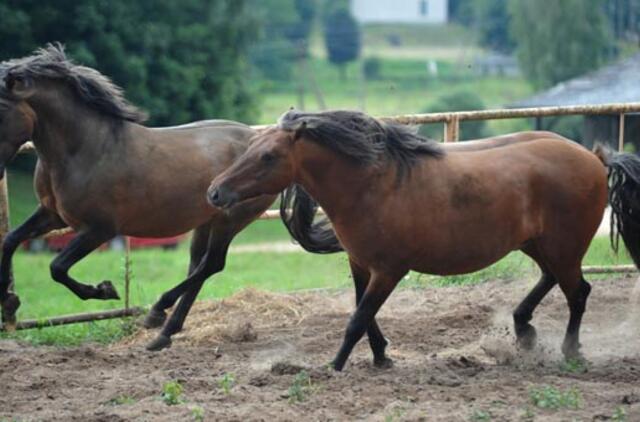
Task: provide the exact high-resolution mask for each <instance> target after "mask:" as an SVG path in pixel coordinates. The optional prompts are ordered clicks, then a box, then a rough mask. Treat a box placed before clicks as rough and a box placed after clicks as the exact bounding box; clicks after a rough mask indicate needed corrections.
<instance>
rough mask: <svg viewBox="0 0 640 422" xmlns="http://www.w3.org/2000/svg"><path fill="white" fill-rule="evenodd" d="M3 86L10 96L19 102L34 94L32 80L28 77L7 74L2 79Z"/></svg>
mask: <svg viewBox="0 0 640 422" xmlns="http://www.w3.org/2000/svg"><path fill="white" fill-rule="evenodd" d="M4 84H5V87H6V88H7V92H9V94H10V95H11V96H13V97H15V98H18V99H21V100H24V99H26V98H28V97H30V96H31V95H33V92H34V84H33V79H32V78H31V77H29V76H25V75H14V74H12V73H9V74H7V76H5V78H4Z"/></svg>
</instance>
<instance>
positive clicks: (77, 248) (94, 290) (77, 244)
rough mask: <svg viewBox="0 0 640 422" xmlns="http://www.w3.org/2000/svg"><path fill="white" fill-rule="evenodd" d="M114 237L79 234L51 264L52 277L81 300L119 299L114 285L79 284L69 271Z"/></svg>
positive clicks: (92, 232)
mask: <svg viewBox="0 0 640 422" xmlns="http://www.w3.org/2000/svg"><path fill="white" fill-rule="evenodd" d="M113 236H114V234H113V232H111V231H102V230H88V231H84V232H81V233H79V234H78V235H77V236H76V237H75V238H74V239H73V240H72V241H71V242H70V243H69V244H68V245H67V246H66V247H65V248H64V249H63V250H62V252H60V253H59V254H58V256H57V257H56V258H55V259H54V260H53V262H52V263H51V277H52V278H53V279H54V280H55V281H57V282H58V283H61V284H63V285H64V286H66V287H67V288H68V289H69V290H71V291H72V292H73V293H75V294H76V296H78V297H79V298H80V299H83V300H86V299H102V300H106V299H119V297H118V293H117V292H116V290H115V288H114V287H113V284H112V283H111V282H110V281H103V282H102V283H100V284H98V285H97V286H95V287H94V286H88V285H86V284H82V283H78V282H77V281H76V280H74V279H73V278H71V277H70V276H69V269H70V268H71V267H72V266H73V265H74V264H75V263H76V262H78V261H80V260H81V259H82V258H84V257H85V256H87V255H89V254H90V253H91V252H93V251H94V250H95V249H97V248H98V247H99V246H100V245H102V244H103V243H105V242H107V241H109V240H110V239H112V238H113Z"/></svg>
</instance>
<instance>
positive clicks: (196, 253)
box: [144, 223, 211, 328]
mask: <svg viewBox="0 0 640 422" xmlns="http://www.w3.org/2000/svg"><path fill="white" fill-rule="evenodd" d="M210 226H211V224H210V223H207V224H203V225H202V226H200V227H197V228H196V229H195V230H194V231H193V236H192V237H191V248H190V249H191V251H190V253H191V257H190V260H189V271H188V272H187V276H189V275H191V274H192V273H193V271H194V270H195V269H196V267H197V266H198V264H199V263H200V261H201V260H202V257H203V256H204V255H205V253H206V252H207V244H208V241H209V231H210ZM197 290H198V291H199V290H200V288H198V289H197ZM172 293H173V294H172ZM185 294H187V293H185ZM195 295H197V292H196V294H195ZM178 298H180V294H176V293H174V292H173V289H172V290H169V291H168V292H166V293H164V294H163V295H162V296H161V297H160V299H158V301H157V302H156V303H155V304H154V305H153V306H152V307H151V309H150V310H149V313H148V314H147V316H146V317H145V319H144V326H145V328H158V327H162V325H163V324H164V322H165V320H166V319H167V313H166V312H165V310H166V309H169V308H170V307H172V306H173V305H175V303H176V302H177V300H178Z"/></svg>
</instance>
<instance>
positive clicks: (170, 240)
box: [25, 233, 187, 251]
mask: <svg viewBox="0 0 640 422" xmlns="http://www.w3.org/2000/svg"><path fill="white" fill-rule="evenodd" d="M75 236H76V234H75V233H65V234H63V235H60V236H55V237H51V238H48V239H46V240H45V243H46V248H47V249H49V250H52V251H60V250H62V249H64V248H65V247H66V246H67V245H68V244H69V243H70V242H71V241H72V240H73V238H74V237H75ZM186 236H187V235H186V234H182V235H179V236H172V237H162V238H147V237H130V238H129V239H130V242H129V244H130V245H131V249H140V248H153V247H161V248H163V249H173V248H176V247H177V246H178V244H179V243H180V242H181V241H182V240H183V239H184V238H185V237H186ZM120 239H121V243H119V244H118V243H116V242H117V240H115V241H112V242H111V243H105V244H103V245H102V246H100V248H99V250H107V249H109V248H110V246H111V248H113V249H122V248H124V240H123V238H120ZM25 244H26V247H27V249H31V248H30V244H29V242H25ZM115 245H121V246H115Z"/></svg>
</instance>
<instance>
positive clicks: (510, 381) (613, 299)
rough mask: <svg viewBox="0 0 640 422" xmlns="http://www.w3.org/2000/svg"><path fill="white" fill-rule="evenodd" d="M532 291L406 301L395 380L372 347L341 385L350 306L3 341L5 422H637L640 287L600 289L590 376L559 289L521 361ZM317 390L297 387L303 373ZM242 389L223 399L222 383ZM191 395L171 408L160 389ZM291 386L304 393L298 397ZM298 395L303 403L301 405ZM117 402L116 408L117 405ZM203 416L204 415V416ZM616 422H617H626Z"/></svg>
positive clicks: (256, 295)
mask: <svg viewBox="0 0 640 422" xmlns="http://www.w3.org/2000/svg"><path fill="white" fill-rule="evenodd" d="M533 283H534V280H527V281H524V280H519V281H514V282H488V283H485V284H482V285H476V286H464V287H447V288H426V289H419V290H414V289H400V290H398V291H396V292H394V294H393V295H392V297H391V299H390V300H389V301H388V302H387V303H386V304H385V306H384V307H383V309H382V311H381V314H380V316H379V318H378V320H379V323H380V325H381V327H382V330H383V331H384V333H385V335H386V336H387V337H388V338H389V339H390V340H391V341H392V344H391V345H390V346H389V348H388V352H389V356H390V357H391V358H393V359H394V361H395V365H394V366H393V367H392V368H390V369H377V368H374V367H373V366H372V364H371V355H370V351H369V347H368V343H367V342H366V341H362V342H361V343H360V344H358V346H357V347H356V350H355V351H354V354H353V355H352V356H351V359H350V361H349V362H348V364H347V366H346V367H345V371H344V372H342V373H336V372H333V371H330V370H328V369H327V368H326V366H325V365H324V364H326V363H327V362H329V361H330V360H331V358H332V357H333V354H334V353H335V352H336V351H337V348H338V346H339V344H340V341H341V339H342V336H343V331H344V328H345V325H346V323H347V319H348V316H349V313H350V312H351V310H352V307H353V292H351V291H344V292H316V293H300V294H292V295H276V294H270V293H263V292H258V291H252V290H249V291H244V292H242V293H240V294H238V295H236V296H234V297H232V298H229V299H226V300H224V301H221V302H201V303H198V304H197V305H196V307H195V309H194V310H193V312H192V315H191V316H190V318H189V319H188V320H187V324H186V327H185V330H184V331H183V332H182V333H180V334H179V335H176V336H175V337H174V343H173V347H172V348H171V349H168V350H165V351H162V352H159V353H151V352H147V351H145V350H144V344H145V343H146V342H147V341H148V340H149V339H151V338H152V336H153V334H154V333H153V332H151V333H149V332H145V331H144V330H141V331H139V332H138V333H136V334H135V335H134V336H132V337H131V338H128V339H126V340H125V341H123V342H121V343H119V344H115V345H111V346H99V345H86V346H83V347H78V348H65V349H60V348H52V347H32V346H27V345H23V344H18V343H16V342H14V341H0V386H1V387H0V420H3V419H2V418H3V417H4V418H7V419H8V420H14V419H15V420H38V421H39V420H43V421H49V420H60V421H124V420H136V421H146V420H148V421H156V420H167V421H169V420H171V421H176V420H197V416H198V415H197V414H198V413H199V414H200V416H203V418H204V420H238V421H240V420H242V421H244V420H265V421H274V420H291V421H300V420H380V421H391V420H394V421H395V420H425V421H484V420H499V421H520V420H536V421H572V420H580V421H592V420H616V419H612V417H613V415H614V412H616V410H617V412H618V416H620V415H621V412H624V413H625V414H626V420H628V421H640V348H639V346H640V318H638V316H639V315H640V310H639V308H638V300H637V297H638V292H637V290H638V289H640V288H636V278H635V276H634V277H627V278H618V279H610V280H606V281H604V280H601V281H594V282H593V283H592V284H593V286H594V289H593V293H592V295H591V298H590V301H589V304H588V308H587V313H586V315H585V318H584V324H583V336H582V343H583V352H584V354H585V356H586V358H587V359H588V361H589V364H588V368H587V371H586V372H582V373H574V372H571V371H568V370H567V369H566V368H562V367H561V366H560V365H559V361H560V352H559V348H560V343H561V339H562V336H563V332H564V327H565V324H566V322H567V317H568V311H567V307H566V305H565V301H564V297H563V296H562V295H561V293H560V292H559V290H557V289H556V290H554V291H553V292H552V294H550V296H549V297H548V298H547V299H546V300H545V301H544V302H543V304H542V305H541V306H540V307H539V308H538V310H537V312H536V315H535V317H534V320H533V323H534V325H536V327H537V328H538V334H539V342H538V347H537V348H536V350H535V351H534V352H520V351H517V350H516V348H515V346H514V341H513V334H512V328H511V317H510V313H511V310H512V309H513V308H514V307H515V306H516V304H517V303H518V302H519V300H520V299H521V298H523V297H524V295H525V294H526V292H527V291H528V289H529V288H530V287H531V286H532V285H533ZM301 370H305V371H306V372H307V373H308V374H309V380H308V381H306V382H304V383H300V379H301V377H300V376H298V380H299V381H298V382H297V383H296V381H295V380H296V375H295V374H296V373H298V372H299V371H301ZM224 374H230V375H229V377H228V378H230V377H231V376H232V377H233V378H234V380H235V382H234V383H233V385H232V386H231V387H230V390H229V392H228V393H225V392H224V391H223V389H222V388H221V387H220V383H219V380H220V379H221V378H222V377H223V375H224ZM172 380H177V381H179V382H180V383H181V384H182V385H183V387H184V392H183V394H182V397H181V398H182V399H183V401H184V402H183V403H181V404H177V405H173V406H169V405H167V404H165V403H164V402H163V400H162V399H161V397H160V395H161V391H162V386H163V385H164V384H165V383H166V382H168V381H172ZM292 385H297V386H298V388H297V389H296V388H294V389H293V390H292V389H291V387H292ZM543 385H549V386H553V387H554V388H557V389H558V390H559V391H561V392H565V391H568V390H569V389H572V388H573V389H575V391H577V392H578V394H579V396H580V400H579V408H578V409H567V408H561V409H557V410H554V409H541V408H538V407H536V406H534V405H533V404H532V402H531V397H530V396H531V390H532V389H533V388H539V387H541V386H543ZM290 391H292V392H293V393H295V392H296V391H298V392H300V393H301V398H302V400H294V398H293V397H292V396H291V394H292V393H291V392H290ZM118 398H120V399H118ZM194 409H195V410H194ZM618 420H620V418H618Z"/></svg>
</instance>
